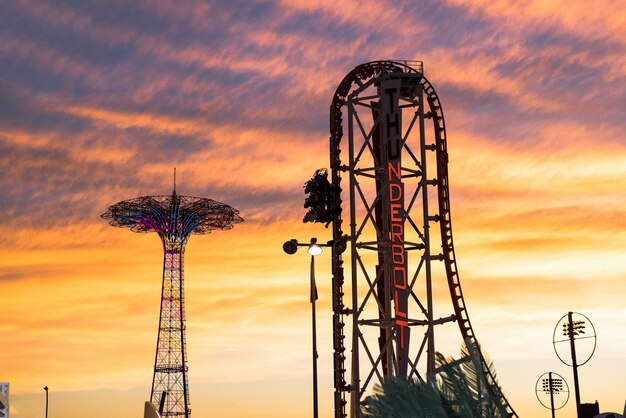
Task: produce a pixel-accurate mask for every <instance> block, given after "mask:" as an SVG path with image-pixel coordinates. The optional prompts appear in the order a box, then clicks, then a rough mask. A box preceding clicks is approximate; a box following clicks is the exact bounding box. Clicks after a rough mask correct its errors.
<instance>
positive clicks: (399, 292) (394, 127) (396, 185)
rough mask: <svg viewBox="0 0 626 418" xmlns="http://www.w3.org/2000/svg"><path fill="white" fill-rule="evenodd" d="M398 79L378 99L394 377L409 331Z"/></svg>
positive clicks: (384, 84)
mask: <svg viewBox="0 0 626 418" xmlns="http://www.w3.org/2000/svg"><path fill="white" fill-rule="evenodd" d="M400 84H401V80H400V79H388V80H383V81H381V83H380V90H379V92H380V96H381V100H380V102H381V115H380V117H381V120H380V124H381V129H380V132H381V140H382V141H381V142H382V144H381V145H382V147H381V151H382V163H383V166H384V167H385V170H386V188H387V190H385V192H384V193H383V206H384V207H385V208H386V212H387V214H388V215H387V216H388V219H387V225H388V226H387V228H385V229H386V231H385V233H386V235H387V239H388V240H389V245H390V259H389V263H390V276H391V290H392V293H393V301H394V313H393V324H394V331H395V332H394V334H395V341H396V355H397V361H398V370H397V376H406V373H407V367H408V353H409V337H410V335H409V334H410V328H409V323H408V313H407V305H408V296H409V289H408V283H407V267H406V266H407V262H406V261H407V260H406V251H405V249H404V221H405V217H406V216H405V212H404V183H403V182H402V169H401V167H402V111H401V109H400V107H399V103H398V101H399V99H400Z"/></svg>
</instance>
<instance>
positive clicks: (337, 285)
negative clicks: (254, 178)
mask: <svg viewBox="0 0 626 418" xmlns="http://www.w3.org/2000/svg"><path fill="white" fill-rule="evenodd" d="M394 72H395V73H398V72H402V73H405V74H406V73H410V74H413V73H414V74H415V75H416V77H414V78H412V80H414V82H415V83H419V84H420V85H421V88H422V89H423V90H422V91H423V92H424V95H425V98H426V101H427V102H428V105H429V108H430V112H429V115H430V117H431V118H432V121H433V125H434V137H435V151H436V160H437V179H436V180H437V182H436V186H437V196H438V211H439V214H438V217H439V224H440V233H441V241H442V249H443V261H444V264H445V271H446V276H447V284H448V288H449V291H450V296H451V300H452V305H453V308H454V316H455V320H456V322H457V324H458V327H459V330H460V332H461V336H462V337H463V340H464V341H465V343H466V345H467V347H468V349H470V350H471V347H478V341H477V338H476V336H475V333H474V330H473V328H472V325H471V322H470V319H469V315H468V312H467V308H466V304H465V300H464V298H463V292H462V289H461V282H460V279H459V274H458V269H457V265H456V257H455V253H454V242H453V239H452V221H451V214H450V189H449V180H448V152H447V136H446V127H445V120H444V116H443V109H442V107H441V103H440V101H439V97H438V96H437V93H436V92H435V89H434V88H433V86H432V85H431V84H430V82H429V81H428V80H427V79H426V78H425V77H424V76H423V74H422V73H421V68H420V69H419V70H416V69H415V68H412V67H411V66H409V65H408V64H406V63H403V62H398V61H372V62H368V63H365V64H361V65H359V66H357V67H355V68H354V69H353V70H352V71H351V72H350V73H348V74H347V75H346V76H345V77H344V79H343V80H342V81H341V83H340V84H339V86H338V87H337V90H336V92H335V94H334V96H333V100H332V104H331V107H330V165H331V172H332V176H331V182H332V184H333V185H335V186H337V187H340V186H341V174H342V173H344V172H346V171H348V167H347V165H346V164H344V163H342V159H341V148H340V146H341V141H342V138H343V135H344V128H343V125H342V123H343V122H342V121H343V107H344V106H345V104H346V99H347V97H348V95H349V94H350V92H351V90H352V89H353V88H354V87H355V85H356V86H362V85H363V84H364V83H365V82H366V81H367V80H369V79H371V78H372V77H379V76H381V75H384V74H389V73H394ZM337 199H341V197H340V196H339V197H337ZM336 203H337V204H339V205H341V203H342V202H341V201H339V202H336ZM344 236H345V234H344V231H343V229H342V217H341V216H338V217H337V218H336V219H335V221H334V222H333V239H335V240H338V239H341V238H342V237H344ZM344 281H345V278H344V267H343V260H342V256H341V254H335V253H333V282H332V287H333V289H332V290H333V293H332V294H333V301H332V306H333V350H334V359H333V360H334V388H335V391H334V403H335V418H344V417H346V416H347V414H346V405H347V401H346V394H347V393H349V392H350V391H351V390H354V388H352V387H351V385H350V384H348V382H347V381H346V365H345V360H346V356H345V351H346V347H345V330H344V327H345V320H346V316H347V315H350V314H351V313H352V310H351V309H349V308H347V307H346V306H345V305H344V300H343V297H344V290H343V286H344ZM477 358H479V359H480V362H481V365H480V366H482V367H481V368H482V370H483V372H484V381H485V382H486V383H487V385H488V387H489V389H490V391H491V393H492V395H493V396H494V397H496V399H499V400H500V403H501V405H502V411H501V413H502V415H503V416H506V417H518V415H517V414H516V413H515V411H514V410H513V408H512V407H511V405H510V404H509V402H508V401H507V400H506V398H505V397H504V395H503V393H502V392H501V391H500V388H499V386H498V384H497V382H496V379H495V376H494V374H493V372H492V371H491V370H490V369H489V367H488V365H487V363H486V361H485V359H484V357H483V356H482V354H481V353H480V350H478V356H477ZM351 416H359V413H357V414H356V415H354V414H353V415H351Z"/></svg>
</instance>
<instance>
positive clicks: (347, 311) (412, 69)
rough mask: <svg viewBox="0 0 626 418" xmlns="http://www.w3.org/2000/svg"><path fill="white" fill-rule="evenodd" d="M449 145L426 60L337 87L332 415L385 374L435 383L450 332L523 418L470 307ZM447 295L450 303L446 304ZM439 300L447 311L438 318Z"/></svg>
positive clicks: (372, 66)
mask: <svg viewBox="0 0 626 418" xmlns="http://www.w3.org/2000/svg"><path fill="white" fill-rule="evenodd" d="M447 146H448V142H447V136H446V127H445V122H444V117H443V110H442V107H441V103H440V101H439V98H438V96H437V93H436V92H435V89H434V88H433V86H432V85H431V84H430V82H429V81H428V80H427V79H426V78H425V77H424V74H423V66H422V63H421V62H419V61H373V62H368V63H365V64H362V65H359V66H357V67H356V68H354V69H353V70H352V71H351V72H350V73H349V74H347V75H346V76H345V78H344V79H343V80H342V81H341V83H340V84H339V87H338V88H337V90H336V92H335V94H334V97H333V100H332V104H331V108H330V167H331V170H330V171H331V173H330V177H331V178H330V183H331V187H330V188H331V189H332V190H341V188H343V192H342V193H339V194H337V193H335V196H334V197H332V198H331V199H332V200H333V202H331V205H329V206H333V207H334V209H333V212H334V213H335V214H334V215H333V220H332V231H333V240H335V241H337V240H347V242H348V243H349V250H348V251H346V252H345V253H343V254H341V253H338V252H336V251H333V254H332V264H333V265H332V271H333V277H332V299H333V300H332V309H333V353H334V359H333V360H334V366H333V367H334V405H335V418H344V417H347V416H348V415H347V414H348V412H347V409H349V414H350V418H360V417H361V416H362V411H361V405H362V402H363V401H364V399H365V397H366V393H367V392H371V389H372V388H373V385H374V384H375V383H376V382H382V381H383V380H384V379H385V378H387V377H406V378H410V379H419V380H421V381H425V382H428V383H430V384H435V382H436V380H437V375H438V373H439V372H440V371H441V370H439V369H438V367H437V363H436V360H435V359H436V356H435V353H436V349H437V348H438V345H437V344H436V342H437V340H436V339H435V336H436V335H438V333H439V331H436V330H439V329H442V330H443V328H444V327H448V328H449V327H450V326H451V327H452V333H453V334H454V335H455V336H456V338H457V339H458V342H459V343H460V344H457V345H456V347H457V348H458V347H459V345H462V344H465V345H466V346H467V348H468V350H469V351H470V354H471V356H470V357H471V359H472V360H471V361H473V362H474V366H475V367H476V368H477V369H479V370H481V372H480V379H481V381H482V382H479V383H481V384H482V385H483V388H486V390H488V391H489V392H490V396H493V397H495V398H497V399H498V400H499V401H498V404H499V405H500V406H499V416H502V417H517V415H516V413H515V411H514V410H513V409H512V407H511V406H510V404H509V403H508V402H507V400H506V398H505V397H504V396H503V394H502V392H501V391H500V389H499V386H498V385H497V383H496V380H495V376H494V375H493V372H492V371H491V370H490V369H489V367H488V366H487V363H486V361H485V360H484V357H483V356H482V354H481V352H480V349H479V347H478V342H477V339H476V336H475V335H474V331H473V328H472V325H471V323H470V319H469V316H468V313H467V310H466V307H465V301H464V298H463V293H462V291H461V282H460V279H459V274H458V270H457V266H456V258H455V254H454V244H453V240H452V223H451V217H450V197H449V184H448V153H447ZM431 172H434V174H433V173H431ZM337 208H339V210H337ZM337 212H338V214H337ZM344 220H346V221H347V222H344ZM344 259H345V260H344ZM344 261H345V263H344ZM437 272H440V273H439V274H437ZM440 289H442V290H443V293H444V295H445V293H447V292H449V294H450V296H451V304H447V303H443V304H441V303H440V299H441V298H439V299H438V298H437V295H439V294H440V293H441V292H439V290H440ZM436 300H437V303H438V304H441V305H447V306H443V307H441V306H437V310H436V309H435V308H436V306H435V301H436ZM444 302H445V299H444ZM454 323H456V326H454ZM450 324H452V325H450ZM454 329H457V331H454ZM459 331H460V337H461V338H458V337H459ZM465 361H470V360H468V359H466V360H465Z"/></svg>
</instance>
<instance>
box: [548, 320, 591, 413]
mask: <svg viewBox="0 0 626 418" xmlns="http://www.w3.org/2000/svg"><path fill="white" fill-rule="evenodd" d="M559 325H561V327H560V328H561V332H562V335H559V332H558V329H559ZM586 325H589V327H590V328H591V329H585V326H586ZM581 340H586V341H590V342H592V343H593V347H592V349H591V353H590V354H588V356H587V357H586V358H584V359H583V361H580V358H579V357H577V353H576V344H575V342H576V341H581ZM561 343H566V344H567V345H569V348H570V356H571V364H570V363H569V362H568V360H566V359H565V358H564V356H563V357H561V355H560V354H559V351H558V350H557V345H558V344H561ZM590 344H591V343H590ZM590 344H589V345H590ZM552 345H553V346H554V351H555V352H556V355H557V357H558V358H559V360H561V362H563V363H564V364H566V365H568V366H572V371H573V373H574V394H575V395H576V416H577V418H582V416H583V414H582V409H581V403H580V387H579V384H578V367H579V366H582V365H584V364H586V363H587V362H588V361H589V359H590V358H591V356H593V353H594V352H595V349H596V332H595V328H594V327H593V324H592V323H591V321H590V320H589V318H587V317H586V316H585V315H583V314H581V313H578V312H568V313H567V315H564V316H563V317H562V318H561V319H560V320H559V322H557V324H556V327H555V328H554V333H553V334H552ZM579 354H580V353H579Z"/></svg>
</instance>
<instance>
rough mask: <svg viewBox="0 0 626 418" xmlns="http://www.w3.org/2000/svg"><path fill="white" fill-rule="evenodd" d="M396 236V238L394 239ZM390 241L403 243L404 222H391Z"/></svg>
mask: <svg viewBox="0 0 626 418" xmlns="http://www.w3.org/2000/svg"><path fill="white" fill-rule="evenodd" d="M396 238H398V239H397V240H396ZM391 242H401V243H403V244H404V224H402V223H399V224H391Z"/></svg>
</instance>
